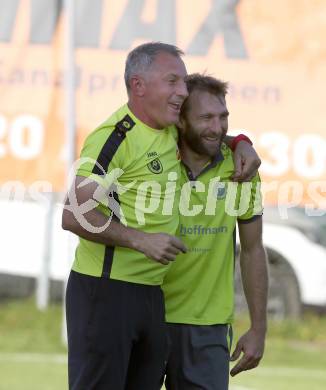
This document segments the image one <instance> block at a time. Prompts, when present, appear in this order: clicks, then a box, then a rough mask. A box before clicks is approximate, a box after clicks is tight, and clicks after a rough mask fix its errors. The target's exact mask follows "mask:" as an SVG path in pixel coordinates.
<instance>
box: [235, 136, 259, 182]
mask: <svg viewBox="0 0 326 390" xmlns="http://www.w3.org/2000/svg"><path fill="white" fill-rule="evenodd" d="M233 160H234V174H233V176H232V179H233V180H234V181H239V182H242V181H250V180H251V179H252V178H253V177H254V176H255V175H256V173H257V170H258V168H259V167H260V164H261V160H260V158H259V156H258V154H257V153H256V151H255V149H254V148H253V147H252V146H251V145H250V144H249V143H248V142H246V141H240V142H239V143H238V144H237V147H236V149H235V151H234V153H233Z"/></svg>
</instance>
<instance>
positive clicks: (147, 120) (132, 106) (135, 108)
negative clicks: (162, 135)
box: [127, 99, 163, 130]
mask: <svg viewBox="0 0 326 390" xmlns="http://www.w3.org/2000/svg"><path fill="white" fill-rule="evenodd" d="M127 104H128V107H129V110H130V111H131V112H132V113H133V114H134V115H135V117H136V118H138V119H139V120H140V121H141V122H143V123H144V124H145V125H147V126H148V127H151V128H152V129H157V130H162V129H163V128H162V127H160V126H158V125H157V123H156V122H154V121H153V119H152V118H151V117H150V116H149V115H147V113H146V111H145V110H144V107H143V105H141V104H140V103H139V102H138V101H136V100H132V99H129V101H128V103H127Z"/></svg>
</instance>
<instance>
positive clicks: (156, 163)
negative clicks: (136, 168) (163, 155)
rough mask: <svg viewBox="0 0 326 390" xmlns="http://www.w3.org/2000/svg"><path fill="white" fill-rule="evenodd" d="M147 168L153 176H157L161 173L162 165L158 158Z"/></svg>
mask: <svg viewBox="0 0 326 390" xmlns="http://www.w3.org/2000/svg"><path fill="white" fill-rule="evenodd" d="M147 167H148V169H149V170H150V171H151V172H153V173H155V174H159V173H162V172H163V165H162V163H161V161H160V160H159V159H158V158H156V159H155V160H153V161H151V162H150V163H148V164H147Z"/></svg>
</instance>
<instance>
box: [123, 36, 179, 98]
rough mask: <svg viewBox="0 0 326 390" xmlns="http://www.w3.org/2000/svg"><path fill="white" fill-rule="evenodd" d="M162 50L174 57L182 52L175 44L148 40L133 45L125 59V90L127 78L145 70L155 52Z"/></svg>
mask: <svg viewBox="0 0 326 390" xmlns="http://www.w3.org/2000/svg"><path fill="white" fill-rule="evenodd" d="M161 52H164V53H169V54H172V55H173V56H175V57H181V56H182V55H183V54H184V53H183V51H182V50H180V49H179V48H178V47H177V46H174V45H170V44H168V43H162V42H149V43H144V44H143V45H139V46H137V47H135V48H134V49H133V50H132V51H131V52H130V53H129V54H128V57H127V60H126V67H125V75H124V78H125V84H126V87H127V91H128V92H129V91H130V84H129V80H130V79H131V77H132V76H133V75H135V74H137V73H140V72H145V71H146V70H148V68H149V67H150V65H151V64H152V63H153V61H154V59H155V57H156V56H157V54H159V53H161Z"/></svg>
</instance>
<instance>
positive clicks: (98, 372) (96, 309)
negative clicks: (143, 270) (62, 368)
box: [66, 271, 167, 390]
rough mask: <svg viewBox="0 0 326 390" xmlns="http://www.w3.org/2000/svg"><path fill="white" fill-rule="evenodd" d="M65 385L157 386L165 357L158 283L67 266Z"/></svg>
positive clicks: (97, 388) (146, 389)
mask: <svg viewBox="0 0 326 390" xmlns="http://www.w3.org/2000/svg"><path fill="white" fill-rule="evenodd" d="M66 315H67V330H68V373H69V389H70V390H102V389H103V390H104V389H105V390H159V389H160V388H161V380H162V376H163V373H164V369H165V361H166V357H167V335H166V325H165V321H164V315H165V313H164V299H163V293H162V290H161V288H160V287H159V286H147V285H140V284H134V283H128V282H122V281H118V280H113V279H105V278H99V277H92V276H88V275H83V274H79V273H77V272H74V271H71V273H70V276H69V280H68V285H67V292H66Z"/></svg>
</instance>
